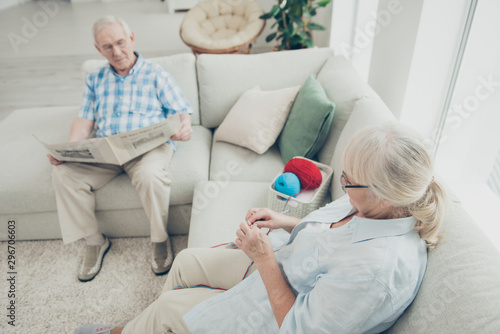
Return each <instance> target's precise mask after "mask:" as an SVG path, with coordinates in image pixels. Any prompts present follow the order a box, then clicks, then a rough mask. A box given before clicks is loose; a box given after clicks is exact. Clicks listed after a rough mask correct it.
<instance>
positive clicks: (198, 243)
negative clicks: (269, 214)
mask: <svg viewBox="0 0 500 334" xmlns="http://www.w3.org/2000/svg"><path fill="white" fill-rule="evenodd" d="M268 188H269V184H268V183H267V182H231V183H227V184H221V183H219V182H215V181H209V182H200V183H198V184H197V185H196V188H195V192H194V198H193V206H192V211H191V224H190V226H189V239H188V247H213V246H216V245H220V244H223V243H228V242H233V241H234V239H235V238H236V234H235V233H236V230H237V228H238V225H239V224H240V223H241V222H242V221H244V220H245V215H246V213H247V212H248V210H249V209H251V208H255V207H265V206H266V200H267V190H268Z"/></svg>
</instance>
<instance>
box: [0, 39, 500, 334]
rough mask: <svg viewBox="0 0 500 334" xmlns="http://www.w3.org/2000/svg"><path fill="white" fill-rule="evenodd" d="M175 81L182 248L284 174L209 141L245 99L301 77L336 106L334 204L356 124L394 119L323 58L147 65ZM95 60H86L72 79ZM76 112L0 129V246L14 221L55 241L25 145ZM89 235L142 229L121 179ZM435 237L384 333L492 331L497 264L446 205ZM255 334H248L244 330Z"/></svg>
mask: <svg viewBox="0 0 500 334" xmlns="http://www.w3.org/2000/svg"><path fill="white" fill-rule="evenodd" d="M155 60H156V61H157V62H159V63H160V64H161V65H163V66H164V67H165V69H166V70H168V71H169V72H170V73H171V74H172V75H173V76H174V78H175V80H176V81H177V82H178V84H179V85H180V87H181V88H182V89H183V91H184V92H185V94H186V95H187V97H188V99H189V101H190V102H191V104H192V105H193V107H194V109H195V114H194V116H193V127H194V135H193V139H192V140H191V141H189V142H180V143H178V150H177V153H176V155H175V158H174V160H173V162H172V167H171V176H172V179H173V183H172V193H171V202H170V218H169V224H168V230H169V233H171V234H186V233H189V241H188V246H189V247H209V246H213V245H217V244H220V243H223V242H229V241H232V240H233V239H234V231H235V228H236V225H237V224H238V223H239V222H240V221H241V220H242V218H243V216H244V214H245V212H246V210H247V209H248V208H249V207H252V206H265V205H266V204H267V203H266V198H267V191H268V187H269V184H270V182H271V181H272V180H273V178H274V177H275V176H276V175H277V174H278V173H279V172H280V171H281V169H282V168H283V166H284V163H283V161H282V160H281V156H280V154H279V151H278V147H277V145H274V146H272V147H271V148H270V149H269V150H268V151H267V152H266V153H264V154H262V155H258V154H256V153H254V152H252V151H249V150H247V149H243V148H241V147H237V146H235V145H232V144H228V143H224V142H214V141H213V131H214V129H215V128H217V127H218V126H219V125H220V124H221V122H222V121H223V119H224V117H225V115H226V114H227V113H228V111H229V110H230V108H231V107H232V105H233V104H234V103H235V102H236V101H237V99H238V98H239V97H240V95H241V94H242V93H243V92H244V91H246V90H247V89H249V88H251V87H254V86H256V85H259V86H260V87H261V88H262V89H263V90H274V89H278V88H284V87H290V86H294V85H302V84H303V83H304V81H305V80H306V78H307V77H308V76H309V75H310V74H311V73H316V74H317V80H318V81H319V82H320V83H321V85H322V86H323V88H324V89H325V91H326V94H327V96H328V97H329V98H330V99H331V100H332V101H333V102H335V104H336V108H335V114H334V118H333V123H332V127H331V130H330V134H329V136H328V138H327V140H326V143H325V144H324V146H323V148H322V149H321V151H320V152H319V154H318V156H317V160H318V161H319V162H321V163H324V164H328V165H330V166H331V167H332V169H333V172H334V176H333V178H332V182H331V184H330V185H329V188H330V196H331V197H332V198H334V199H335V198H338V197H339V196H340V195H341V194H343V193H342V191H341V190H340V187H339V177H338V175H339V172H340V170H341V166H340V159H339V157H340V154H341V152H342V151H343V148H344V147H345V144H346V142H347V140H348V139H349V137H350V136H351V135H352V134H353V133H354V132H355V131H356V130H357V129H359V128H361V127H363V126H364V125H367V124H373V123H377V122H384V121H386V120H392V119H394V117H393V116H392V113H391V112H390V111H389V110H388V109H387V107H386V106H385V105H384V103H383V102H382V101H381V100H380V98H379V97H378V96H377V94H376V93H375V92H374V91H373V90H372V89H371V88H370V87H369V86H368V85H367V84H366V83H365V82H364V81H363V80H361V78H360V77H359V75H358V74H357V73H356V71H355V70H354V69H353V67H352V66H351V65H350V64H349V63H348V62H347V61H346V60H345V59H344V58H343V57H341V56H335V55H334V54H333V51H332V50H331V49H327V48H324V49H323V48H320V49H311V50H300V51H286V52H275V53H266V54H257V55H201V56H199V57H198V58H195V57H194V56H193V55H191V54H181V55H175V56H169V57H161V58H157V59H155ZM98 63H100V61H97V62H94V61H91V62H87V63H86V64H85V65H84V70H85V71H88V70H89V69H91V68H94V67H95V66H96V65H97V64H98ZM77 110H78V106H71V107H60V108H40V109H26V110H17V111H15V112H13V113H12V114H11V115H9V116H8V117H7V118H6V119H4V120H3V121H2V122H1V123H0V143H1V144H0V156H2V161H3V162H2V164H1V166H0V168H1V174H0V175H2V177H1V180H0V218H1V220H2V222H5V223H3V224H2V226H1V228H2V229H1V230H0V233H1V235H0V237H1V238H2V239H3V240H5V239H6V225H7V224H6V222H7V221H8V220H16V222H17V239H18V240H32V239H51V238H60V230H59V223H58V221H57V213H56V204H55V199H54V193H53V190H52V185H51V180H50V179H51V166H50V165H49V163H48V161H47V159H46V157H45V154H46V152H45V151H44V148H43V147H42V146H41V145H40V144H39V143H38V142H37V141H36V140H35V139H34V138H33V137H32V136H31V135H32V134H35V135H37V136H38V137H39V138H41V139H44V140H45V141H48V142H59V141H65V140H66V139H67V136H68V131H69V125H70V123H71V121H72V120H73V118H74V117H75V116H76V113H77ZM96 196H97V215H98V218H99V221H100V227H101V230H102V231H103V232H104V233H105V234H107V235H109V236H111V237H125V236H148V235H149V224H148V222H147V220H146V217H145V214H144V212H143V210H142V208H141V204H140V201H139V198H138V197H137V195H136V193H135V190H134V189H133V187H132V186H131V184H130V182H129V180H128V178H127V176H126V175H121V176H119V177H117V178H115V179H114V180H113V181H112V182H111V183H110V184H108V185H107V186H105V187H104V188H102V189H100V190H98V191H96ZM442 234H443V239H442V241H441V242H440V244H439V245H438V247H437V248H436V249H435V250H432V251H430V252H429V262H428V268H427V273H426V276H425V279H424V281H423V284H422V287H421V290H420V292H419V294H418V296H417V298H416V300H415V301H414V303H413V304H412V305H411V306H410V307H409V309H408V310H407V311H406V312H405V314H404V315H403V316H402V317H401V318H400V320H399V321H398V322H397V323H396V324H395V325H394V326H393V327H392V328H391V329H389V330H388V332H390V333H500V312H499V311H498V310H499V309H500V279H499V277H500V254H499V253H498V251H497V250H496V249H495V248H494V247H493V246H492V245H491V243H490V242H489V241H488V239H487V238H486V237H485V236H484V234H483V233H482V232H481V230H480V229H479V228H478V227H477V225H476V224H475V222H474V221H473V220H472V219H471V218H470V217H469V216H468V215H467V214H466V213H465V211H464V210H463V208H462V206H461V205H460V203H459V201H458V200H457V199H456V198H454V197H452V200H451V205H450V207H449V212H448V214H447V216H446V221H445V224H444V227H443V233H442ZM256 332H258V329H256Z"/></svg>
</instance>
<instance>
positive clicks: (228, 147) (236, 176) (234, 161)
mask: <svg viewBox="0 0 500 334" xmlns="http://www.w3.org/2000/svg"><path fill="white" fill-rule="evenodd" d="M283 166H284V164H283V161H282V160H281V155H280V153H279V151H278V147H277V145H276V144H275V145H273V146H271V147H270V148H269V150H267V152H266V153H264V154H257V153H255V152H253V151H251V150H249V149H247V148H244V147H241V146H236V145H233V144H229V143H225V142H214V143H213V146H212V156H211V161H210V180H219V181H221V182H227V180H230V181H255V182H259V181H265V182H271V181H272V180H273V179H274V178H275V177H276V175H278V173H279V172H280V171H281V170H282V169H283Z"/></svg>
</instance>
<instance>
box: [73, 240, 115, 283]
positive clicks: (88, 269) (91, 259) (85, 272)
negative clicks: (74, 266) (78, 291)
mask: <svg viewBox="0 0 500 334" xmlns="http://www.w3.org/2000/svg"><path fill="white" fill-rule="evenodd" d="M104 239H105V240H104V244H102V245H101V246H88V245H87V248H86V249H85V259H84V260H83V263H82V265H81V267H80V272H79V273H78V279H79V280H80V281H81V282H88V281H91V280H92V279H93V278H94V277H95V276H96V275H97V274H98V273H99V271H100V270H101V266H102V259H103V258H104V255H106V252H107V251H108V249H109V247H111V242H110V241H109V239H108V238H107V237H104Z"/></svg>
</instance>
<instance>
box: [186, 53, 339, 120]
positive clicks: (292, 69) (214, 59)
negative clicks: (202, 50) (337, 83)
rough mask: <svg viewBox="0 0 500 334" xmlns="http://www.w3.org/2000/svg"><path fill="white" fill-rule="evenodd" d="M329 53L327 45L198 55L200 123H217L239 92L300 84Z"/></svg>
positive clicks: (320, 64) (316, 70) (317, 68)
mask: <svg viewBox="0 0 500 334" xmlns="http://www.w3.org/2000/svg"><path fill="white" fill-rule="evenodd" d="M332 55H333V50H332V49H330V48H323V49H305V50H294V51H281V52H268V53H262V54H251V55H210V54H202V55H199V56H198V60H197V62H196V66H197V69H198V84H199V92H200V109H201V110H202V111H203V115H202V117H201V124H202V125H203V126H206V127H208V128H215V127H217V126H219V125H220V124H221V123H222V120H223V119H224V117H226V115H227V113H228V112H229V110H230V109H231V107H232V106H233V105H234V104H235V103H236V101H237V100H238V99H239V97H240V96H241V94H243V92H244V91H246V90H248V89H250V88H252V87H255V86H260V87H261V88H262V89H263V90H275V89H279V88H285V87H291V86H297V85H302V84H303V83H304V81H306V79H307V77H308V76H309V75H310V74H311V73H318V71H319V70H320V69H321V66H322V65H323V63H324V62H325V61H326V60H327V59H328V57H330V56H332ZM299 65H300V66H299Z"/></svg>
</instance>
